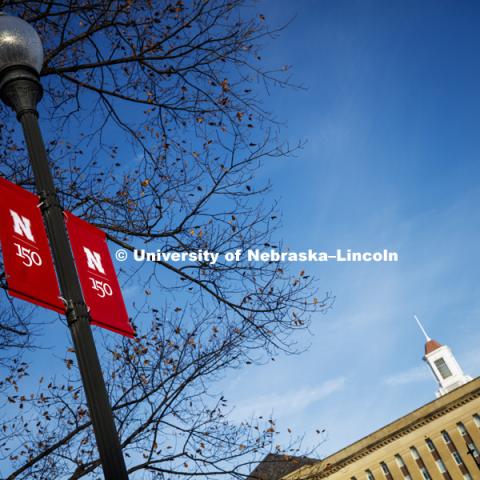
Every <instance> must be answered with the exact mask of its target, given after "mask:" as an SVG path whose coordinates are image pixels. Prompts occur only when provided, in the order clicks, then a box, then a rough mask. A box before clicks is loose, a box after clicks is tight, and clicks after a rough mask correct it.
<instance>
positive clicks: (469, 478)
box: [463, 473, 473, 480]
mask: <svg viewBox="0 0 480 480" xmlns="http://www.w3.org/2000/svg"><path fill="white" fill-rule="evenodd" d="M463 480H473V479H472V476H471V475H470V474H469V473H464V474H463Z"/></svg>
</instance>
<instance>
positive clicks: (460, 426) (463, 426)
mask: <svg viewBox="0 0 480 480" xmlns="http://www.w3.org/2000/svg"><path fill="white" fill-rule="evenodd" d="M457 427H458V431H459V432H460V435H462V437H464V436H465V435H466V434H467V430H465V425H464V424H463V423H462V422H459V423H457Z"/></svg>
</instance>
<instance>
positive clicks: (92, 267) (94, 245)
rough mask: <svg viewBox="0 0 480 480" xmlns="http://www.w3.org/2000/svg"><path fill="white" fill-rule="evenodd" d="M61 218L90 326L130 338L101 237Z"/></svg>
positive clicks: (79, 222) (80, 223) (90, 227)
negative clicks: (68, 240)
mask: <svg viewBox="0 0 480 480" xmlns="http://www.w3.org/2000/svg"><path fill="white" fill-rule="evenodd" d="M65 214H66V219H67V222H66V223H67V231H68V236H69V237H70V245H71V246H72V251H73V256H74V258H75V264H76V266H77V271H78V276H79V278H80V283H81V285H82V290H83V296H84V297H85V302H86V304H87V305H88V307H89V309H90V317H91V320H92V323H93V324H94V325H98V326H100V327H103V328H107V329H108V330H112V331H114V332H117V333H120V334H122V335H125V336H127V337H133V336H134V332H133V329H132V326H131V325H130V321H129V319H128V314H127V310H126V308H125V303H124V301H123V296H122V292H121V290H120V285H119V284H118V279H117V275H116V273H115V268H114V266H113V262H112V258H111V257H110V252H109V250H108V245H107V241H106V235H105V233H104V232H102V231H101V230H99V229H98V228H96V227H94V226H93V225H90V224H89V223H87V222H85V221H84V220H81V219H80V218H78V217H76V216H75V215H73V214H71V213H70V212H65Z"/></svg>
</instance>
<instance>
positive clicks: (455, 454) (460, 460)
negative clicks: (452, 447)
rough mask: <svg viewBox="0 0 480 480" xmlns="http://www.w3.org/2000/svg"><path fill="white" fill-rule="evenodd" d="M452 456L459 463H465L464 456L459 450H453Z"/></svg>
mask: <svg viewBox="0 0 480 480" xmlns="http://www.w3.org/2000/svg"><path fill="white" fill-rule="evenodd" d="M452 457H453V458H454V460H455V463H456V464H457V465H461V464H462V463H463V460H462V457H461V456H460V455H459V454H458V452H452Z"/></svg>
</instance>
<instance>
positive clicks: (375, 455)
mask: <svg viewBox="0 0 480 480" xmlns="http://www.w3.org/2000/svg"><path fill="white" fill-rule="evenodd" d="M417 321H418V320H417ZM420 326H421V325H420ZM421 328H422V331H423V332H424V334H425V337H426V344H425V356H424V357H423V358H424V360H425V362H426V363H427V364H428V365H429V367H430V369H431V370H432V373H433V375H434V377H435V379H436V380H437V382H438V390H437V399H436V400H434V401H432V402H430V403H428V404H426V405H424V406H422V407H421V408H419V409H417V410H414V411H413V412H411V413H409V414H408V415H405V416H404V417H402V418H399V419H398V420H396V421H394V422H393V423H391V424H389V425H386V426H384V427H383V428H380V429H379V430H377V431H376V432H374V433H372V434H370V435H368V436H367V437H365V438H362V439H361V440H359V441H357V442H355V443H353V444H352V445H350V446H348V447H346V448H344V449H342V450H340V451H338V452H336V453H334V454H333V455H330V456H329V457H326V458H324V459H323V460H321V461H318V462H317V463H315V464H314V465H310V466H305V467H303V468H300V469H297V470H295V471H294V472H292V473H290V474H288V475H285V476H283V477H282V480H307V479H308V480H316V479H324V478H326V479H328V480H480V377H479V378H477V379H475V380H472V379H471V377H469V376H468V375H465V374H464V373H463V371H462V369H461V367H460V365H459V364H458V362H457V361H456V359H455V357H454V355H453V353H452V351H451V350H450V348H449V347H447V346H445V345H441V344H440V343H438V342H436V341H435V340H432V339H431V338H430V337H429V336H428V335H427V334H426V333H425V330H424V329H423V327H422V326H421Z"/></svg>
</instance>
